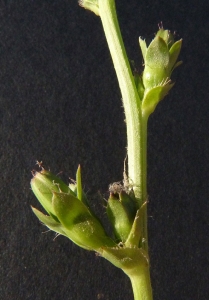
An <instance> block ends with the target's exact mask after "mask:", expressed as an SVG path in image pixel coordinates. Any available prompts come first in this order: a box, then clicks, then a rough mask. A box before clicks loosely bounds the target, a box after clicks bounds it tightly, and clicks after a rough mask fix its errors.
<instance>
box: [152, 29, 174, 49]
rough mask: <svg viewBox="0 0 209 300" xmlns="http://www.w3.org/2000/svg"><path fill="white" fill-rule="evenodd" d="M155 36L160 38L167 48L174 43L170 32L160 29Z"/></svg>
mask: <svg viewBox="0 0 209 300" xmlns="http://www.w3.org/2000/svg"><path fill="white" fill-rule="evenodd" d="M156 36H159V37H161V38H162V39H163V40H164V41H165V43H166V44H167V45H168V48H170V47H171V46H172V45H173V43H174V38H173V34H172V33H171V32H170V30H167V29H166V30H165V29H163V28H160V29H159V30H158V32H157V33H156Z"/></svg>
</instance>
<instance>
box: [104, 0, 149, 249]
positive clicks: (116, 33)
mask: <svg viewBox="0 0 209 300" xmlns="http://www.w3.org/2000/svg"><path fill="white" fill-rule="evenodd" d="M98 1H99V15H100V17H101V21H102V25H103V28H104V32H105V36H106V39H107V43H108V46H109V49H110V54H111V56H112V60H113V64H114V67H115V71H116V74H117V78H118V82H119V86H120V90H121V94H122V100H123V106H124V110H125V117H126V126H127V152H128V176H129V180H130V183H131V184H133V189H134V192H135V196H136V198H137V199H138V201H139V206H140V205H141V204H142V203H144V202H145V201H146V200H147V116H146V115H142V110H141V100H140V98H139V94H138V91H137V89H136V85H135V82H134V77H133V74H132V71H131V68H130V64H129V61H128V58H127V54H126V50H125V47H124V43H123V39H122V36H121V32H120V27H119V24H118V19H117V14H116V9H115V1H114V0H98ZM143 223H144V226H143V238H144V244H143V248H144V249H146V250H148V238H147V212H145V215H144V222H143Z"/></svg>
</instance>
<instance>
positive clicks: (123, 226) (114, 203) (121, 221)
mask: <svg viewBox="0 0 209 300" xmlns="http://www.w3.org/2000/svg"><path fill="white" fill-rule="evenodd" d="M106 209H107V215H108V218H109V220H110V222H111V224H112V227H113V231H114V234H115V237H116V239H118V242H119V241H122V242H125V241H126V239H127V237H128V236H129V233H130V231H131V227H132V223H133V220H132V218H131V216H130V215H129V212H128V211H127V210H126V208H125V207H124V205H123V204H122V203H121V202H120V201H119V200H118V199H117V198H116V197H114V195H113V194H110V197H109V199H108V202H107V208H106Z"/></svg>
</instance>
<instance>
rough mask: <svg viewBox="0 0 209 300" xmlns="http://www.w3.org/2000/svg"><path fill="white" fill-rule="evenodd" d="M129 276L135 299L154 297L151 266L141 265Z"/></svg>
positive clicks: (150, 298)
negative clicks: (150, 272)
mask: <svg viewBox="0 0 209 300" xmlns="http://www.w3.org/2000/svg"><path fill="white" fill-rule="evenodd" d="M127 275H128V274H127ZM128 276H129V278H130V280H131V284H132V289H133V294H134V299H135V300H152V299H153V298H152V287H151V284H150V274H149V268H148V267H147V266H144V267H139V268H138V269H137V270H136V271H135V272H134V274H133V275H128Z"/></svg>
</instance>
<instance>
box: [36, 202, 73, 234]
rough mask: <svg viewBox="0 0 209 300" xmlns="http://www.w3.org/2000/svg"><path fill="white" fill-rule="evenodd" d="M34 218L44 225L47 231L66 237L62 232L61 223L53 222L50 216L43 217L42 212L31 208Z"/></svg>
mask: <svg viewBox="0 0 209 300" xmlns="http://www.w3.org/2000/svg"><path fill="white" fill-rule="evenodd" d="M31 208H32V210H33V212H34V214H35V215H36V217H37V218H38V219H39V221H41V222H42V223H43V224H44V225H46V226H47V227H48V228H49V229H51V230H52V231H55V232H57V233H59V234H61V235H64V236H66V237H67V234H66V233H65V232H64V230H63V226H62V224H61V223H59V222H57V221H55V220H54V219H53V218H52V217H51V216H47V215H44V214H43V213H42V212H40V211H39V210H38V209H36V208H35V207H31Z"/></svg>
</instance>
